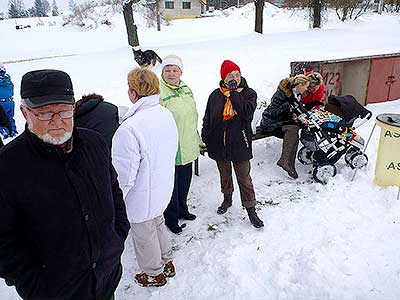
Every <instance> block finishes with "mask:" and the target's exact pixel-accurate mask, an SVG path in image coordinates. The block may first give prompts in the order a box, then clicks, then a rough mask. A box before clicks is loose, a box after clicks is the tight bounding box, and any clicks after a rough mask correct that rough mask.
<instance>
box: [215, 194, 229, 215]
mask: <svg viewBox="0 0 400 300" xmlns="http://www.w3.org/2000/svg"><path fill="white" fill-rule="evenodd" d="M231 206H232V194H224V201H223V202H222V203H221V205H220V206H219V207H218V209H217V214H219V215H223V214H224V213H226V212H227V211H228V208H229V207H231Z"/></svg>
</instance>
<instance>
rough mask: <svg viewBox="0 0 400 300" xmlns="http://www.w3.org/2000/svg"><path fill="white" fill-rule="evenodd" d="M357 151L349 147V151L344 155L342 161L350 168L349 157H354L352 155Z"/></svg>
mask: <svg viewBox="0 0 400 300" xmlns="http://www.w3.org/2000/svg"><path fill="white" fill-rule="evenodd" d="M357 152H358V150H357V149H355V148H353V147H351V148H349V150H347V152H346V154H345V155H344V160H345V161H346V163H347V164H348V165H349V166H351V157H352V156H353V155H354V153H357Z"/></svg>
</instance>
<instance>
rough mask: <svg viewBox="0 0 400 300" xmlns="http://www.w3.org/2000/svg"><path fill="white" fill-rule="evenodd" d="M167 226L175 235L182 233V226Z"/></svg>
mask: <svg viewBox="0 0 400 300" xmlns="http://www.w3.org/2000/svg"><path fill="white" fill-rule="evenodd" d="M165 226H167V228H168V229H169V230H170V231H171V232H173V233H175V234H180V233H181V232H182V228H183V227H182V226H179V225H178V224H167V223H165Z"/></svg>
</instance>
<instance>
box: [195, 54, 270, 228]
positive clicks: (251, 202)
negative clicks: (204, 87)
mask: <svg viewBox="0 0 400 300" xmlns="http://www.w3.org/2000/svg"><path fill="white" fill-rule="evenodd" d="M256 106H257V94H256V92H255V91H254V90H253V89H251V88H249V87H248V85H247V82H246V80H245V79H244V78H243V77H242V76H241V73H240V68H239V66H238V65H236V64H235V63H234V62H232V61H230V60H225V61H224V62H223V63H222V65H221V81H220V83H219V88H217V89H215V90H214V91H213V92H212V93H211V95H210V96H209V98H208V102H207V108H206V112H205V114H204V118H203V128H202V132H201V136H202V139H203V141H204V142H205V144H206V146H207V151H208V156H209V157H210V158H211V159H213V160H215V161H216V162H217V166H218V170H219V173H220V179H221V191H222V193H223V194H224V200H223V202H222V204H221V205H220V206H219V207H218V210H217V213H218V214H224V213H226V212H227V210H228V208H229V207H231V206H232V193H233V180H232V165H233V169H234V170H235V174H236V178H237V181H238V184H239V190H240V198H241V200H242V205H243V207H245V208H246V210H247V213H248V215H249V219H250V222H251V223H252V224H253V226H254V227H256V228H260V227H263V226H264V223H263V222H262V221H261V220H260V219H259V217H258V216H257V213H256V210H255V205H256V197H255V193H254V188H253V183H252V179H251V176H250V159H251V158H253V154H252V147H251V139H252V135H253V133H252V130H251V121H252V119H253V114H254V111H255V109H256Z"/></svg>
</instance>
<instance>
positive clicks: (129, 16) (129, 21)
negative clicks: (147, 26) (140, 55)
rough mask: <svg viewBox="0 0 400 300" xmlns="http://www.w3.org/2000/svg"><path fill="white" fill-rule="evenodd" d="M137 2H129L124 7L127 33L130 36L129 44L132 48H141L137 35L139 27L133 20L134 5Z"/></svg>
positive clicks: (131, 0)
mask: <svg viewBox="0 0 400 300" xmlns="http://www.w3.org/2000/svg"><path fill="white" fill-rule="evenodd" d="M135 2H137V1H136V0H127V1H125V2H124V5H123V12H124V19H125V26H126V32H127V34H128V44H129V45H130V46H132V47H136V46H139V37H138V35H137V26H136V25H135V20H134V19H133V9H132V4H133V3H135Z"/></svg>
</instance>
